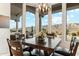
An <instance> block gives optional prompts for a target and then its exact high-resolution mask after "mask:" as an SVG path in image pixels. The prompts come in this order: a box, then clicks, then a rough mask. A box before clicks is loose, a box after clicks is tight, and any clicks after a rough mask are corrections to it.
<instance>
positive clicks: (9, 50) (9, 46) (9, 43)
mask: <svg viewBox="0 0 79 59" xmlns="http://www.w3.org/2000/svg"><path fill="white" fill-rule="evenodd" d="M7 43H8V47H9V52H10V56H12V52H11V46H10V42H9V39H7Z"/></svg>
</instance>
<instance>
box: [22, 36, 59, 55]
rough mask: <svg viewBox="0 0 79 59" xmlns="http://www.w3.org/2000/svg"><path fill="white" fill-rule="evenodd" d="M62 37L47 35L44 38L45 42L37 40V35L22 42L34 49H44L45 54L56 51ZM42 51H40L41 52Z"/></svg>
mask: <svg viewBox="0 0 79 59" xmlns="http://www.w3.org/2000/svg"><path fill="white" fill-rule="evenodd" d="M60 42H61V39H60V38H54V39H48V38H47V37H46V38H44V43H39V42H37V39H36V37H33V38H29V39H25V41H23V42H22V44H23V45H26V46H30V47H32V48H34V49H39V51H40V50H44V55H50V54H51V53H52V52H54V49H56V47H57V46H58V45H59V44H60ZM39 53H40V52H39Z"/></svg>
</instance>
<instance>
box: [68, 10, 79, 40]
mask: <svg viewBox="0 0 79 59" xmlns="http://www.w3.org/2000/svg"><path fill="white" fill-rule="evenodd" d="M72 33H73V34H76V36H79V9H73V10H68V11H67V40H71V36H72Z"/></svg>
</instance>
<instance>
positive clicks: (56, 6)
mask: <svg viewBox="0 0 79 59" xmlns="http://www.w3.org/2000/svg"><path fill="white" fill-rule="evenodd" d="M38 5H39V3H27V4H26V11H29V12H32V13H34V14H35V9H36V7H37V6H38ZM48 5H52V12H53V13H56V12H59V11H61V9H62V4H61V3H52V4H51V3H49V4H48ZM74 8H79V3H68V4H67V9H68V10H70V9H74ZM45 14H47V12H46V13H45ZM18 15H19V16H21V15H22V3H11V19H13V20H15V19H16V16H18Z"/></svg>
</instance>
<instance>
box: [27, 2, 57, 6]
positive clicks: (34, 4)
mask: <svg viewBox="0 0 79 59" xmlns="http://www.w3.org/2000/svg"><path fill="white" fill-rule="evenodd" d="M39 4H41V3H26V5H29V6H32V7H38V5H39ZM55 4H57V3H48V5H55Z"/></svg>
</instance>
